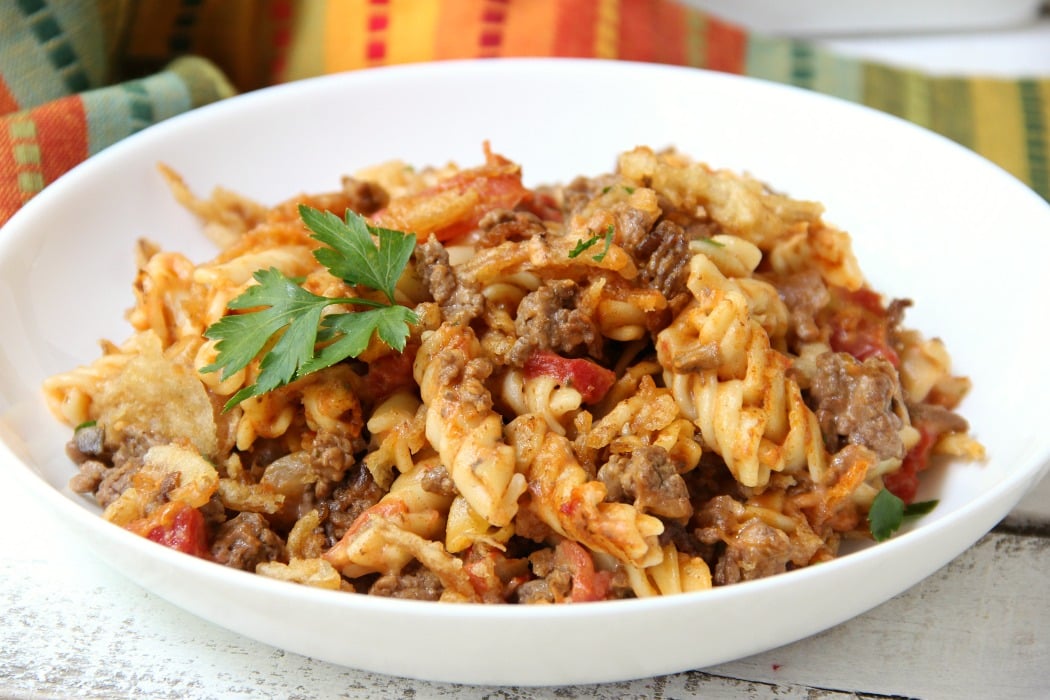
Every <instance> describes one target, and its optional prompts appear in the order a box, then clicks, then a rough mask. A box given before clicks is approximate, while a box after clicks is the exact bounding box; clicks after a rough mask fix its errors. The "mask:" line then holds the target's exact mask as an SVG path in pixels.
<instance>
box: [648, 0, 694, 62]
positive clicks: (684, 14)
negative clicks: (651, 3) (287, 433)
mask: <svg viewBox="0 0 1050 700" xmlns="http://www.w3.org/2000/svg"><path fill="white" fill-rule="evenodd" d="M656 25H657V26H658V27H659V28H660V31H659V34H660V37H661V40H660V41H658V42H657V43H656V51H655V55H654V56H653V60H654V61H658V62H660V63H673V64H675V65H686V64H687V63H689V55H688V51H687V50H686V47H687V45H688V43H689V39H688V36H689V8H687V7H686V6H685V5H684V4H683V3H681V2H676V1H672V2H661V3H660V4H659V6H658V7H657V10H656Z"/></svg>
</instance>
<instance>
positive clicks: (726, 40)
mask: <svg viewBox="0 0 1050 700" xmlns="http://www.w3.org/2000/svg"><path fill="white" fill-rule="evenodd" d="M746 52H747V34H746V33H745V32H744V30H742V29H741V28H740V27H737V26H736V25H733V24H727V23H726V22H722V21H721V20H717V19H715V18H714V17H709V18H708V20H707V67H708V68H710V69H712V70H720V71H725V72H727V73H743V72H744V68H745V56H746Z"/></svg>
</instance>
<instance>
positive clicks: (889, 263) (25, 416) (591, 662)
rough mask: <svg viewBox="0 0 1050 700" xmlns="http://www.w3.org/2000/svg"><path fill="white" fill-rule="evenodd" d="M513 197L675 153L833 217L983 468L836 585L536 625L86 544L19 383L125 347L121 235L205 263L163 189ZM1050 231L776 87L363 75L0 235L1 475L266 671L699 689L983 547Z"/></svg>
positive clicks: (609, 611) (168, 143)
mask: <svg viewBox="0 0 1050 700" xmlns="http://www.w3.org/2000/svg"><path fill="white" fill-rule="evenodd" d="M483 139H489V140H491V143H492V146H493V149H494V150H496V151H497V152H499V153H502V154H504V155H506V156H507V157H509V158H511V159H513V160H515V161H518V162H520V163H522V164H523V167H524V172H525V175H526V180H527V182H528V183H530V184H537V183H539V182H551V181H565V180H568V179H569V178H571V177H573V176H574V175H577V174H581V173H583V174H596V173H599V172H604V171H607V170H609V169H610V168H611V167H612V166H613V164H614V158H615V156H616V154H618V153H619V152H620V151H622V150H626V149H629V148H631V147H633V146H635V145H637V144H648V145H651V146H654V147H663V146H669V145H674V146H676V147H678V148H679V149H681V150H682V151H684V152H685V153H687V154H690V155H692V156H694V157H696V158H698V159H700V160H704V161H707V162H709V163H711V164H712V165H715V166H719V167H726V168H732V169H735V170H741V171H748V172H751V173H753V174H755V175H756V176H758V177H761V178H763V179H764V180H766V181H767V182H769V183H771V184H773V185H774V186H775V187H776V188H778V189H780V190H782V191H786V192H788V193H790V194H792V195H794V196H797V197H800V198H809V199H817V200H820V201H823V202H824V203H825V204H826V205H827V219H828V220H829V221H831V222H832V223H834V224H836V225H838V226H840V227H842V228H844V229H846V230H848V231H850V232H851V233H852V235H853V236H854V242H855V249H856V252H857V255H858V257H859V259H860V261H861V264H862V266H863V267H864V270H865V272H866V273H867V276H868V278H869V280H870V281H871V282H872V284H873V285H874V286H875V287H876V288H877V289H880V290H882V291H884V292H886V293H888V294H890V295H893V296H907V297H910V298H912V299H914V300H915V302H916V305H915V307H914V308H913V309H912V310H911V311H909V316H908V325H911V326H915V327H918V328H921V329H922V330H924V331H926V332H927V334H929V335H939V336H941V337H942V338H944V340H945V341H946V343H947V345H948V348H949V350H950V351H951V352H952V353H953V357H954V359H955V362H956V365H955V368H956V370H957V371H959V372H960V373H963V374H968V375H970V376H971V377H972V379H973V383H974V389H973V392H972V394H971V396H970V397H969V398H968V399H967V400H966V402H965V403H964V405H963V406H962V408H961V411H962V413H963V414H964V415H966V416H967V418H969V420H970V422H971V424H972V426H973V430H974V433H975V434H976V436H977V437H978V438H979V439H980V440H981V441H982V442H983V443H984V444H985V445H986V447H987V450H988V453H989V456H990V457H989V459H988V461H987V463H984V464H972V463H959V464H953V465H951V467H950V469H948V470H947V471H946V472H945V473H944V474H943V477H941V478H938V477H937V475H932V476H934V478H933V479H931V480H930V481H929V483H928V484H927V486H926V491H925V492H924V493H923V494H921V495H922V496H923V497H937V498H939V499H940V501H941V502H940V505H939V506H938V507H937V508H936V509H935V510H934V511H933V513H932V514H930V515H929V516H926V517H925V518H923V519H922V520H921V521H919V522H917V523H916V524H915V525H913V526H911V527H909V528H906V529H905V530H904V531H902V532H901V533H900V534H898V535H897V536H896V537H895V538H894V539H892V540H890V541H888V542H885V543H883V544H880V545H877V546H872V547H868V548H864V549H862V550H861V551H857V552H854V553H851V554H849V555H846V556H844V557H842V558H840V559H837V560H835V561H833V562H830V563H827V564H822V565H819V566H814V567H811V568H808V569H803V570H799V571H794V572H791V573H787V574H783V575H780V576H775V577H772V578H768V579H763V580H758V581H753V582H748V583H743V584H739V585H734V586H729V587H724V588H720V589H716V590H712V591H709V592H705V593H702V594H689V595H681V596H674V597H668V598H663V599H656V600H653V599H650V600H633V601H617V602H609V603H592V604H583V605H564V606H547V607H526V606H509V605H508V606H481V605H478V606H470V605H450V604H440V603H422V602H411V601H402V600H388V599H379V598H373V597H368V596H358V595H349V594H341V593H335V592H329V591H321V590H313V589H309V588H306V587H300V586H295V585H292V584H287V583H282V582H278V581H274V580H269V579H266V578H264V577H261V576H256V575H253V574H248V573H244V572H240V571H234V570H230V569H226V568H223V567H221V566H218V565H216V564H212V563H209V562H206V561H202V560H199V559H195V558H193V557H189V556H185V555H181V554H178V553H176V552H173V551H170V550H167V549H165V548H163V547H158V546H156V545H154V544H153V543H151V542H148V541H146V540H144V539H141V538H139V537H136V536H134V535H132V534H129V533H128V532H125V531H124V530H121V529H120V528H117V527H114V526H113V525H111V524H109V523H106V522H104V521H103V520H102V519H101V518H100V517H99V515H98V513H99V511H98V508H96V507H94V506H93V505H92V504H91V503H90V502H89V501H88V500H86V499H84V498H82V497H79V496H77V495H75V494H73V493H72V492H70V490H69V489H68V488H67V481H68V479H69V477H70V476H71V475H72V474H73V473H74V468H73V466H72V464H71V463H70V461H69V460H68V459H67V458H66V456H65V455H64V452H63V446H64V443H65V442H66V441H67V440H68V438H69V429H68V428H66V427H64V426H61V425H59V424H58V423H57V422H56V421H55V420H54V419H53V418H52V417H51V416H50V415H49V414H48V412H47V410H46V408H45V407H44V404H43V402H42V399H41V393H40V384H41V382H42V381H43V379H44V378H45V377H47V376H49V375H51V374H53V373H56V372H59V371H65V370H68V369H70V368H72V367H74V366H76V365H78V364H83V363H87V362H90V361H91V360H93V359H94V358H95V357H97V354H98V346H97V341H98V339H99V338H109V339H113V340H118V341H119V340H122V339H123V338H124V337H126V335H128V333H129V330H130V329H129V328H128V327H127V326H126V325H125V324H124V322H123V321H122V320H121V319H122V318H123V311H124V310H125V309H126V308H128V307H129V306H130V305H131V304H132V293H131V282H132V278H133V274H134V267H133V259H132V247H133V242H134V241H135V239H136V238H138V237H140V236H147V237H149V238H151V239H153V240H155V241H157V242H159V243H160V244H161V245H162V246H163V247H164V248H167V249H172V250H181V251H185V252H187V253H189V254H190V255H191V256H192V257H194V258H195V259H198V260H200V259H204V258H206V257H209V256H210V255H211V253H212V250H211V248H210V245H209V244H208V243H207V242H206V240H205V239H204V237H203V235H202V234H201V233H199V231H198V227H197V225H196V223H195V221H194V220H193V217H192V216H191V215H190V214H188V213H187V212H185V211H183V209H182V208H181V207H180V206H179V205H178V204H176V203H175V201H174V200H173V198H172V197H171V195H170V194H169V192H168V190H167V188H166V186H165V185H164V183H163V182H162V180H161V178H160V176H159V175H158V174H157V172H156V169H155V164H156V163H157V162H165V163H168V164H170V165H171V166H173V167H174V168H175V169H176V170H177V171H179V172H181V173H182V174H183V175H184V176H185V178H186V180H187V181H188V183H189V184H190V185H191V187H192V188H193V189H194V190H196V191H197V192H200V193H206V192H208V191H210V189H211V188H212V187H213V186H215V185H224V186H226V187H229V188H232V189H235V190H238V191H240V192H242V193H244V194H246V195H248V196H251V197H255V198H257V199H259V200H262V201H264V202H275V201H278V200H282V199H284V198H286V197H288V196H290V195H292V194H295V193H298V192H301V191H307V192H308V191H322V190H328V189H333V188H335V187H336V186H337V184H338V181H339V180H338V178H339V176H340V175H341V174H343V173H346V172H350V171H353V170H355V169H357V168H359V167H361V166H365V165H369V164H373V163H377V162H380V161H384V160H387V159H390V158H395V157H397V158H402V159H405V160H407V161H409V162H411V163H413V164H416V165H426V164H443V163H445V162H447V161H448V160H450V159H451V160H455V161H458V162H460V163H461V164H473V163H476V162H479V161H480V160H481V143H482V140H483ZM1048 233H1050V207H1048V206H1047V204H1046V202H1044V201H1043V200H1041V199H1040V198H1039V197H1037V196H1036V195H1035V194H1033V193H1032V191H1030V190H1029V189H1028V188H1026V187H1025V186H1024V185H1022V184H1021V183H1020V182H1018V181H1017V180H1015V179H1013V178H1012V177H1011V176H1009V175H1008V174H1006V173H1005V172H1003V171H1001V170H1000V169H998V168H997V167H995V166H993V165H991V164H989V163H988V162H986V161H984V160H982V159H981V158H979V157H978V156H976V155H974V154H973V153H971V152H969V151H967V150H964V149H962V148H960V147H958V146H956V145H954V144H952V143H950V142H948V141H946V140H945V139H942V138H940V137H938V136H936V135H933V134H931V133H929V132H926V131H924V130H921V129H919V128H917V127H914V126H911V125H909V124H906V123H904V122H902V121H899V120H897V119H895V118H892V117H888V116H885V115H883V114H880V113H877V112H874V111H870V110H867V109H864V108H861V107H857V106H855V105H852V104H848V103H845V102H841V101H837V100H834V99H829V98H825V97H821V96H819V95H817V94H814V93H810V92H805V91H801V90H797V89H793V88H789V87H783V86H778V85H774V84H768V83H764V82H760V81H755V80H750V79H745V78H739V77H733V76H728V75H722V74H714V73H707V72H703V71H699V70H693V69H685V68H671V67H663V66H656V65H639V64H631V63H622V62H621V63H606V62H598V61H572V60H566V61H549V60H500V61H489V62H484V61H483V62H462V63H441V64H430V65H420V66H411V67H399V68H389V69H378V70H371V71H364V72H359V73H353V74H345V75H335V76H330V77H325V78H319V79H314V80H308V81H303V82H299V83H293V84H290V85H287V86H282V87H276V88H271V89H267V90H262V91H259V92H256V93H252V94H247V95H244V96H242V97H238V98H234V99H231V100H228V101H225V102H221V103H219V104H216V105H214V106H211V107H206V108H203V109H200V110H197V111H194V112H192V113H189V114H187V115H184V116H181V117H177V118H174V119H171V120H169V121H166V122H164V123H162V124H160V125H158V126H156V127H153V128H150V129H147V130H145V131H143V132H142V133H140V134H138V135H136V136H133V137H131V138H129V139H127V140H126V141H124V142H121V143H119V144H117V145H116V146H113V147H111V148H110V149H108V150H106V151H105V152H103V153H101V154H99V155H98V156H96V157H94V158H92V159H90V160H89V161H88V162H86V163H85V164H83V165H82V166H80V167H78V168H76V169H75V170H74V171H72V172H70V173H69V174H68V175H66V176H65V177H63V178H61V179H60V180H59V181H58V182H56V183H55V184H53V185H52V186H50V187H48V188H47V189H46V190H45V191H44V192H43V193H41V194H40V195H39V196H37V197H36V198H35V199H33V200H32V201H30V202H29V203H28V204H27V205H26V207H25V208H24V209H23V210H22V211H20V212H19V213H18V214H17V215H16V216H15V217H14V218H13V219H12V220H11V221H10V223H9V224H8V225H7V226H5V227H4V228H3V230H2V231H0V328H3V329H4V339H3V344H2V350H0V440H2V447H0V461H2V466H3V468H4V469H10V470H15V471H16V472H18V473H19V474H20V475H21V476H23V477H24V481H25V482H26V484H27V485H28V490H29V492H31V493H34V494H37V495H38V496H39V497H40V500H41V517H52V516H54V517H58V518H61V519H62V520H63V521H64V522H65V523H66V524H67V525H68V527H69V530H70V532H71V533H72V534H75V535H79V536H81V537H82V538H83V542H84V543H86V545H87V546H89V547H91V548H92V549H93V550H94V551H96V552H97V553H98V555H99V556H100V557H102V558H104V559H105V560H106V561H108V562H110V563H111V564H112V565H113V566H114V567H116V568H117V569H119V570H120V571H121V572H123V573H124V574H126V575H127V576H129V577H130V578H131V579H133V580H134V581H137V582H138V583H139V584H141V585H142V586H144V587H145V588H147V589H148V590H150V591H153V592H154V593H156V594H157V595H160V596H162V597H164V598H166V599H168V600H170V601H172V602H173V603H175V604H176V605H179V606H181V607H183V608H185V609H187V610H189V611H191V612H193V613H195V614H197V615H199V616H201V617H203V618H205V619H207V620H210V621H213V622H215V623H217V624H219V625H222V626H224V627H227V628H229V629H232V630H235V631H237V632H239V633H242V634H245V635H247V636H249V637H252V638H254V639H257V640H261V641H263V642H267V643H269V644H272V645H275V646H278V647H281V648H284V649H288V650H291V651H295V652H298V653H301V654H306V655H309V656H313V657H317V658H320V659H324V660H327V661H332V662H336V663H339V664H344V665H348V666H353V667H357V668H362V669H368V670H372V671H377V672H382V673H389V674H396V675H401V676H409V677H414V678H422V679H429V680H436V681H454V682H466V683H484V684H516V685H539V684H569V683H591V682H601V681H615V680H622V679H630V678H639V677H646V676H652V675H657V674H665V673H671V672H677V671H682V670H686V669H692V668H699V667H703V666H707V665H711V664H716V663H721V662H724V661H727V660H730V659H735V658H739V657H743V656H746V655H749V654H753V653H757V652H760V651H763V650H767V649H770V648H773V647H776V646H779V645H782V644H786V643H789V642H792V641H795V640H797V639H800V638H802V637H805V636H808V635H811V634H814V633H816V632H818V631H820V630H823V629H826V628H828V627H830V626H832V625H835V624H838V623H840V622H842V621H844V620H847V619H849V618H851V617H853V616H855V615H858V614H860V613H862V612H864V611H865V610H867V609H869V608H871V607H873V606H875V605H877V604H879V603H881V602H883V601H886V600H888V599H889V598H891V597H893V596H894V595H896V594H898V593H900V592H902V591H904V590H905V589H907V588H908V587H910V586H912V585H913V584H915V583H916V582H918V581H919V580H921V579H922V578H924V577H925V576H928V575H929V574H931V573H932V572H934V571H936V570H937V569H938V568H939V567H941V566H942V565H944V564H945V563H946V562H948V561H949V560H950V559H952V558H953V557H955V556H956V555H958V554H959V553H960V552H962V551H963V550H965V549H966V548H967V547H968V546H970V545H971V544H972V543H974V542H975V541H976V540H977V539H978V538H979V537H981V535H983V534H984V533H985V532H987V531H988V530H989V529H990V528H991V527H993V526H994V525H995V523H996V522H997V521H998V520H999V519H1000V518H1002V517H1003V516H1004V515H1005V514H1006V513H1007V512H1008V511H1009V510H1010V508H1011V507H1012V506H1013V505H1014V504H1015V503H1017V501H1018V500H1019V499H1020V498H1021V496H1022V495H1023V493H1024V492H1025V490H1026V489H1028V488H1029V487H1030V486H1031V485H1032V484H1033V483H1034V482H1035V481H1036V480H1037V479H1038V478H1039V477H1041V476H1042V473H1043V472H1045V471H1046V469H1047V466H1048V463H1047V460H1048V456H1050V431H1047V430H1046V429H1045V426H1044V422H1045V403H1044V397H1045V396H1047V395H1050V371H1048V369H1047V367H1048V365H1047V363H1046V362H1045V361H1043V360H1042V359H1041V357H1040V354H1039V353H1041V352H1042V349H1043V348H1045V342H1044V341H1045V331H1044V328H1043V326H1044V318H1045V303H1046V300H1047V299H1050V275H1047V274H1046V272H1045V269H1044V267H1045V264H1046V260H1048V259H1050V235H1048Z"/></svg>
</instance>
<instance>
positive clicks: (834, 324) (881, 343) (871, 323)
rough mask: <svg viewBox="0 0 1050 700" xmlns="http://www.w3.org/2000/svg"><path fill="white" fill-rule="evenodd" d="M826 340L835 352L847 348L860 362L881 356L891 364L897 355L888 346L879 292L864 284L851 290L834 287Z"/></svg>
mask: <svg viewBox="0 0 1050 700" xmlns="http://www.w3.org/2000/svg"><path fill="white" fill-rule="evenodd" d="M831 293H832V300H833V301H832V304H831V314H830V316H829V317H828V319H827V322H828V323H829V324H830V327H831V335H830V338H829V343H830V345H831V349H832V350H835V351H836V352H847V353H849V354H850V355H853V357H855V358H857V359H858V360H860V361H861V362H863V361H864V360H866V359H868V358H869V357H881V358H883V359H884V360H886V361H887V362H889V363H890V364H892V365H893V366H894V367H899V366H900V357H899V356H898V355H897V352H896V351H895V350H894V349H893V348H892V347H891V346H890V327H889V319H888V318H887V314H886V308H885V307H884V306H883V305H882V300H881V299H880V298H879V295H878V294H876V293H875V292H873V291H871V290H870V289H867V288H861V289H858V290H856V291H853V292H850V291H848V290H846V289H842V288H833V289H832V290H831Z"/></svg>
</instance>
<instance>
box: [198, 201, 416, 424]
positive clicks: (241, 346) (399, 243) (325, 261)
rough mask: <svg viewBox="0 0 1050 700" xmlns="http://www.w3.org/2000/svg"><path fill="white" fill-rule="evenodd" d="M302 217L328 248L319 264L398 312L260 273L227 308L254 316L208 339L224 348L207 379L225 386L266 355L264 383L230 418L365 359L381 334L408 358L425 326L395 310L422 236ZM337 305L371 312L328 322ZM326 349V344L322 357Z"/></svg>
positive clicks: (320, 252) (221, 327)
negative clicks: (417, 330)
mask: <svg viewBox="0 0 1050 700" xmlns="http://www.w3.org/2000/svg"><path fill="white" fill-rule="evenodd" d="M299 216H300V217H302V220H303V223H305V224H306V226H307V228H309V229H310V230H311V231H313V238H315V239H316V240H318V241H320V242H321V243H324V244H326V245H327V246H328V247H323V248H318V249H317V250H316V251H314V257H315V258H317V261H318V262H319V263H321V264H322V265H324V266H325V267H326V268H328V271H329V272H331V273H332V274H333V275H335V276H336V277H338V278H340V279H342V280H344V281H345V282H346V283H347V284H352V285H362V286H365V287H369V288H371V289H375V290H377V291H380V292H382V293H383V295H384V296H386V298H387V299H388V300H389V301H390V304H383V303H381V302H377V301H372V300H371V299H360V298H357V297H341V298H332V297H323V296H318V295H316V294H314V293H312V292H309V291H307V290H305V289H303V288H302V286H300V283H299V281H297V280H294V279H291V278H289V277H286V276H285V275H284V274H283V273H281V272H280V271H279V270H277V269H275V268H270V269H268V270H259V271H257V272H256V273H255V275H254V277H255V281H256V282H258V284H257V285H253V286H251V287H248V289H246V290H245V291H244V293H243V294H241V295H240V296H238V297H237V298H235V299H233V300H232V301H230V302H229V304H228V305H227V308H228V309H231V310H240V309H254V310H253V311H247V312H245V313H242V314H229V315H226V316H224V317H223V318H221V319H220V320H219V321H218V322H217V323H215V324H213V325H211V326H209V327H208V329H207V330H206V331H205V332H204V335H205V337H207V338H212V339H215V340H218V341H219V342H218V343H216V345H215V349H216V350H217V351H218V354H217V355H216V357H215V361H214V362H212V363H211V364H209V365H207V366H205V367H202V368H201V371H202V372H215V371H220V370H221V372H222V374H221V375H220V376H221V377H222V378H223V379H225V378H226V377H228V376H230V375H231V374H233V373H235V372H238V371H240V370H241V369H243V368H244V367H245V366H247V365H248V363H249V362H251V361H252V360H254V359H255V358H256V357H257V356H258V355H259V353H261V352H263V350H264V349H265V350H266V353H265V354H264V355H263V357H262V362H261V363H260V364H259V377H258V379H257V380H256V383H255V384H252V385H250V386H246V387H244V388H243V389H241V390H240V391H238V392H237V393H236V394H234V395H233V396H232V397H231V398H230V400H229V401H227V402H226V409H227V410H228V409H230V408H232V407H233V406H236V405H237V404H238V403H240V402H241V401H243V400H244V399H246V398H249V397H251V396H260V395H262V394H265V393H267V392H268V391H272V390H274V389H276V388H277V387H280V386H283V385H285V384H288V383H289V382H291V381H293V380H295V379H298V378H299V377H302V376H305V375H307V374H310V373H311V372H316V371H318V370H321V369H324V368H326V367H331V366H332V365H334V364H336V363H337V362H341V361H342V360H345V359H346V358H348V357H357V356H358V355H360V354H361V353H362V352H364V350H365V348H367V347H368V343H369V342H370V341H371V339H372V334H373V333H375V334H376V335H377V336H378V337H379V339H380V340H382V341H383V342H384V343H386V344H387V345H389V346H390V347H392V348H393V349H395V350H397V351H399V352H400V351H402V350H404V348H405V341H406V340H407V338H408V333H409V328H408V326H409V324H412V323H418V322H419V319H418V318H417V317H416V314H415V312H413V311H412V309H409V308H407V307H405V306H401V305H399V304H396V303H394V286H395V285H396V284H397V280H398V278H399V277H400V276H401V273H402V272H403V271H404V269H405V265H406V264H407V263H408V259H409V258H410V257H411V256H412V251H413V250H414V249H415V246H416V237H415V235H414V234H405V233H401V232H400V231H391V230H389V229H384V228H379V227H376V226H371V225H369V224H368V222H367V221H366V220H365V219H364V217H362V216H360V215H359V214H356V213H354V212H351V211H349V210H348V211H347V212H346V218H345V220H344V219H340V218H339V217H338V216H336V215H335V214H332V213H331V212H321V211H318V210H316V209H311V208H310V207H307V206H303V205H300V206H299ZM373 235H374V236H375V237H376V238H377V239H378V245H377V244H376V241H374V240H373V239H372V236H373ZM332 304H353V305H357V306H368V307H371V308H369V309H368V310H366V311H358V312H351V313H333V314H328V315H326V316H323V313H322V312H323V311H324V309H325V308H326V307H328V306H330V305H332ZM322 316H323V319H322ZM319 342H320V343H324V345H323V347H322V348H320V351H318V348H317V344H318V343H319Z"/></svg>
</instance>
